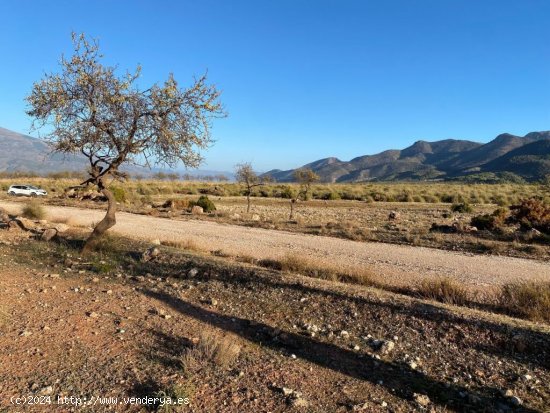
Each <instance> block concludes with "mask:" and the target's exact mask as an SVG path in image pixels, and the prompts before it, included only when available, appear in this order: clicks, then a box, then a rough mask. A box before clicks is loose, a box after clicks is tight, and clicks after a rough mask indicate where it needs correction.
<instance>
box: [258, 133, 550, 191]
mask: <svg viewBox="0 0 550 413" xmlns="http://www.w3.org/2000/svg"><path fill="white" fill-rule="evenodd" d="M302 168H310V169H312V170H313V171H314V172H316V173H317V174H318V175H319V176H320V177H321V180H322V181H323V182H362V181H392V180H431V179H455V178H476V177H477V178H479V179H489V178H491V177H492V178H494V179H498V178H499V177H506V178H507V179H510V178H517V177H521V178H524V179H527V180H539V179H542V178H543V177H545V176H546V175H548V174H550V131H546V132H531V133H529V134H527V135H525V136H524V137H520V136H514V135H510V134H507V133H505V134H502V135H499V136H497V137H496V138H495V139H494V140H492V141H490V142H488V143H486V144H481V143H477V142H471V141H466V140H456V139H446V140H441V141H436V142H426V141H417V142H415V143H414V144H413V145H411V146H409V147H408V148H405V149H403V150H388V151H384V152H381V153H379V154H376V155H366V156H360V157H357V158H354V159H352V160H351V161H349V162H345V161H341V160H339V159H337V158H326V159H321V160H318V161H315V162H312V163H309V164H307V165H304V166H302ZM294 171H295V170H294V169H291V170H288V171H281V170H272V171H269V172H266V174H265V175H269V176H271V177H272V178H273V179H274V180H276V181H278V182H291V181H292V180H293V174H294Z"/></svg>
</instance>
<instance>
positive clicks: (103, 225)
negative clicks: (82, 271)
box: [82, 183, 116, 254]
mask: <svg viewBox="0 0 550 413" xmlns="http://www.w3.org/2000/svg"><path fill="white" fill-rule="evenodd" d="M98 186H99V188H100V191H101V193H102V194H103V195H105V197H106V198H107V201H108V206H107V213H106V214H105V217H103V219H102V220H101V221H100V222H99V223H98V224H97V225H96V226H95V228H94V231H93V232H92V234H91V235H90V236H89V237H88V239H87V240H86V243H85V244H84V248H82V254H87V253H89V252H90V251H91V250H92V249H93V248H94V247H95V245H96V244H97V242H98V241H99V240H100V239H101V237H102V236H103V234H105V232H107V230H108V229H109V228H111V227H113V226H114V225H115V224H116V217H115V214H116V199H115V196H114V195H113V193H112V192H111V191H109V190H108V189H107V188H105V187H104V186H103V184H102V183H101V184H99V185H98Z"/></svg>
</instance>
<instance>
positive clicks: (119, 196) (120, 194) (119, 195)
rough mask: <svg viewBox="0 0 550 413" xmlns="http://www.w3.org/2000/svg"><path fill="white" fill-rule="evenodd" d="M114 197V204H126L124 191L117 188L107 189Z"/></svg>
mask: <svg viewBox="0 0 550 413" xmlns="http://www.w3.org/2000/svg"><path fill="white" fill-rule="evenodd" d="M109 189H110V190H111V192H112V193H113V196H114V197H115V200H116V202H126V191H125V190H124V188H121V187H119V186H113V187H111V188H109Z"/></svg>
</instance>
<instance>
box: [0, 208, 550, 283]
mask: <svg viewBox="0 0 550 413" xmlns="http://www.w3.org/2000/svg"><path fill="white" fill-rule="evenodd" d="M0 207H3V208H5V209H6V210H8V211H9V212H10V213H14V214H16V213H18V212H19V209H20V207H21V204H19V203H13V202H0ZM45 208H46V209H47V211H48V216H49V218H50V219H55V218H66V219H70V220H71V222H72V223H74V224H78V225H90V224H92V223H94V222H98V221H99V220H100V219H101V218H102V215H103V212H102V211H99V210H88V209H79V208H71V207H54V206H45ZM113 231H114V232H116V233H118V234H120V235H123V236H128V237H131V238H135V239H143V240H153V239H159V240H161V241H176V242H177V241H187V240H192V241H193V242H194V243H195V244H197V245H198V246H199V247H201V248H204V249H206V250H209V251H215V250H221V251H223V252H224V253H226V254H230V255H242V256H251V257H254V258H258V259H264V258H274V259H276V258H281V257H284V256H285V255H288V254H295V255H298V256H301V257H306V258H309V259H314V260H316V261H317V260H318V261H319V262H326V263H330V264H331V265H337V266H340V267H341V268H342V269H345V268H353V267H361V268H368V269H372V271H373V273H374V274H375V275H376V276H378V277H380V279H381V281H383V282H386V283H390V284H395V285H400V284H409V283H411V282H413V281H415V280H418V279H423V278H436V277H441V276H447V277H452V278H454V279H456V280H459V281H461V282H463V283H465V284H467V285H469V286H471V287H476V288H484V287H492V286H498V285H502V284H504V283H507V282H510V281H517V280H546V281H550V263H548V262H542V261H532V260H527V259H520V258H511V257H498V256H484V255H469V254H464V253H458V252H450V251H443V250H437V249H431V248H422V247H412V246H403V245H393V244H383V243H369V242H356V241H350V240H344V239H339V238H330V237H319V236H312V235H305V234H296V233H289V232H283V231H277V230H267V229H261V228H248V227H243V226H236V225H228V224H219V223H214V222H207V221H197V220H188V221H182V220H177V221H176V220H168V219H164V218H155V217H149V216H142V215H134V214H129V213H119V214H117V225H116V226H115V227H114V228H113Z"/></svg>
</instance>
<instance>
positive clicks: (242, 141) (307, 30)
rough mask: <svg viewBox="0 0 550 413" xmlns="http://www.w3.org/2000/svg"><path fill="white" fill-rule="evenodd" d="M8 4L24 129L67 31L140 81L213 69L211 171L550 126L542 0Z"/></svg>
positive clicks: (16, 116) (10, 102)
mask: <svg viewBox="0 0 550 413" xmlns="http://www.w3.org/2000/svg"><path fill="white" fill-rule="evenodd" d="M0 16H2V25H0V56H1V59H0V96H1V98H0V126H2V127H5V128H8V129H12V130H15V131H18V132H22V133H28V132H29V127H30V119H28V118H27V117H26V115H25V114H24V110H25V103H24V101H23V99H24V97H25V96H26V95H27V94H28V93H29V91H30V89H31V85H32V83H33V81H36V80H39V79H40V78H41V76H42V74H43V73H44V72H45V71H46V72H50V71H53V70H57V61H58V59H59V57H60V55H61V53H62V52H65V53H70V49H71V42H70V33H71V31H76V32H85V33H86V34H88V35H90V36H93V37H96V38H98V39H99V40H100V45H101V48H102V51H103V53H104V54H105V56H106V62H107V63H109V64H113V63H117V64H118V65H119V67H120V68H121V69H127V68H128V69H131V68H133V67H135V65H136V64H137V63H140V64H141V65H142V66H143V77H142V83H143V85H148V84H150V83H153V82H160V81H163V80H164V79H165V78H166V77H167V75H168V73H170V72H173V73H174V75H175V77H176V79H178V81H179V82H180V84H182V85H186V84H189V83H190V81H191V79H192V76H193V75H200V74H202V73H203V72H204V71H205V70H207V69H208V72H209V76H210V80H211V81H212V82H214V83H215V84H216V85H217V86H218V87H219V88H220V89H222V90H223V96H222V100H223V102H224V104H225V106H226V109H227V110H228V112H229V117H228V118H227V119H223V120H220V121H218V122H217V123H216V125H215V128H214V137H215V139H216V140H217V142H216V144H215V145H214V146H213V147H212V148H211V149H210V150H209V151H208V152H207V153H205V155H206V161H207V162H206V165H204V166H203V169H217V170H231V169H232V167H233V165H234V164H235V163H238V162H242V161H250V162H252V163H253V165H254V166H255V167H256V168H257V169H258V170H268V169H271V168H282V169H284V168H290V167H296V166H300V165H302V164H304V163H306V162H309V161H313V160H316V159H320V158H324V157H327V156H337V157H339V158H340V159H342V160H349V159H351V158H353V157H355V156H359V155H364V154H370V153H376V152H379V151H382V150H385V149H389V148H402V147H405V146H408V145H410V144H411V143H413V142H414V141H416V140H418V139H424V140H437V139H443V138H461V139H470V140H476V141H481V142H483V141H488V140H490V139H492V138H494V137H495V136H496V135H497V134H499V133H502V132H510V133H514V134H522V135H523V134H525V133H527V132H530V131H535V130H548V129H550V99H549V98H548V96H549V95H550V93H549V92H550V31H549V30H548V21H549V20H550V1H546V0H521V1H519V0H514V1H508V0H494V1H489V0H471V1H468V0H400V1H397V0H378V1H369V0H362V1H361V0H357V1H351V0H316V1H313V0H311V1H306V0H277V1H268V0H254V1H241V0H231V1H222V0H218V1H214V0H201V1H198V0H197V1H192V2H191V1H176V0H173V1H166V0H157V1H139V0H117V1H114V0H112V1H99V0H95V1H91V0H86V1H84V0H66V1H60V0H58V1H56V0H50V1H38V0H37V1H28V0H3V1H1V2H0Z"/></svg>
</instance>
